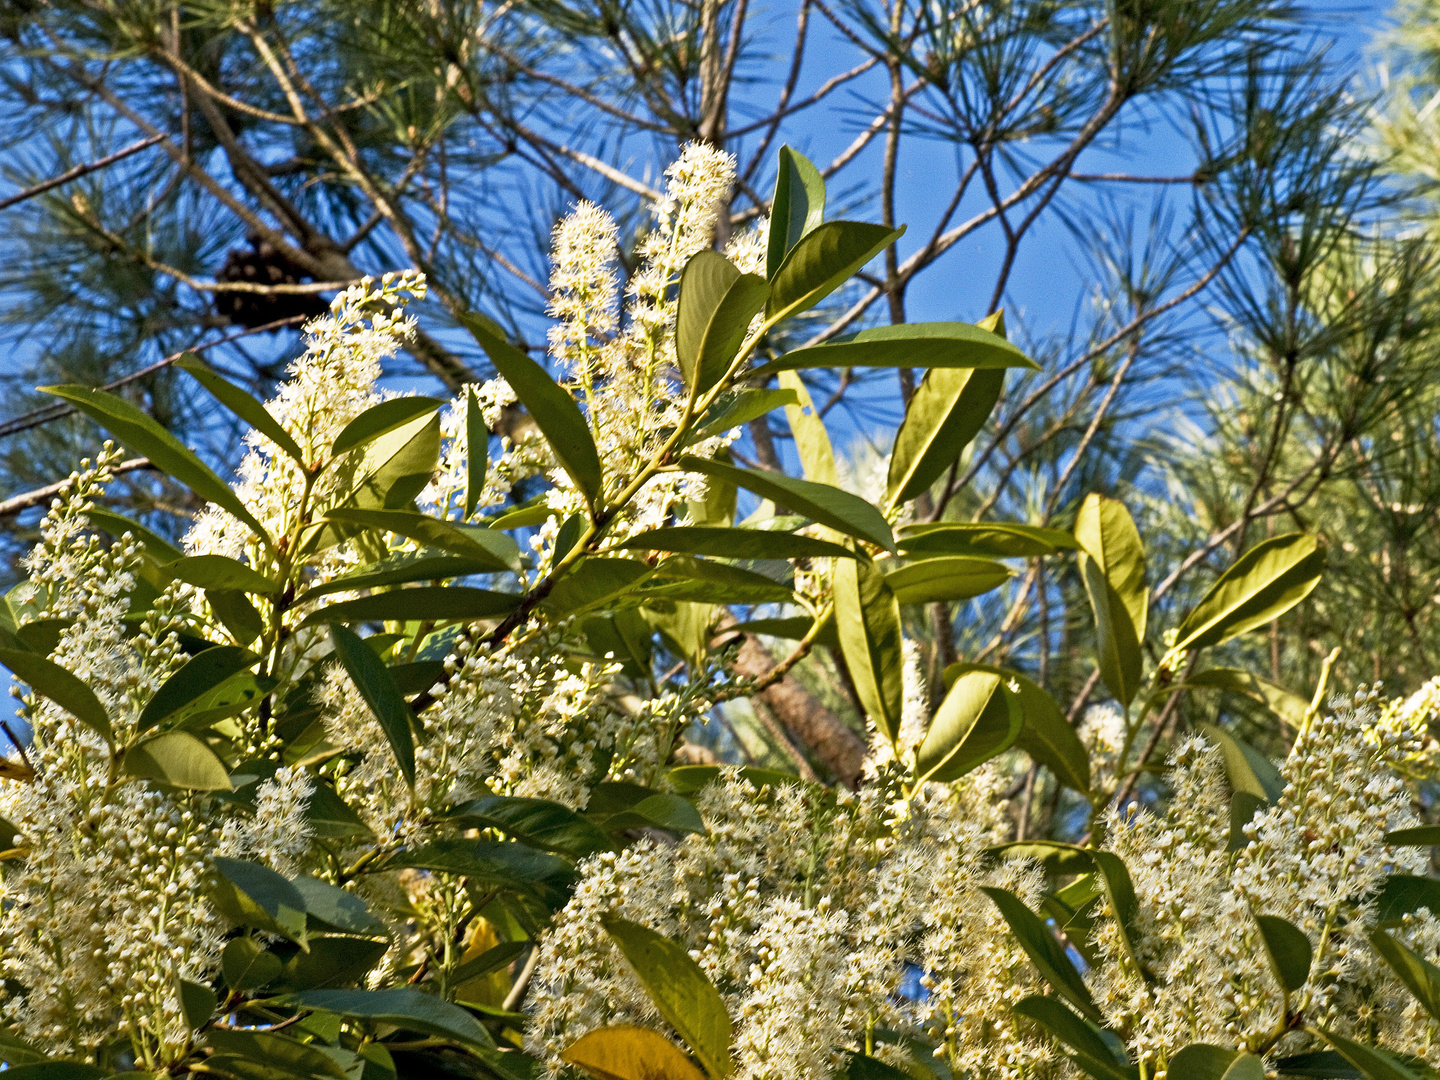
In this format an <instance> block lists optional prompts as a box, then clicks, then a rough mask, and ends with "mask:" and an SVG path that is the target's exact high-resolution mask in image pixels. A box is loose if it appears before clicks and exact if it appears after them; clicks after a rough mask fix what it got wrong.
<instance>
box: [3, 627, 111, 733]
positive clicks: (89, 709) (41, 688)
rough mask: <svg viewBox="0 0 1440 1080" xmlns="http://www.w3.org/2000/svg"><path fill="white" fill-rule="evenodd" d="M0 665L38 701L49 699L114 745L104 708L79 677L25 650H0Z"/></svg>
mask: <svg viewBox="0 0 1440 1080" xmlns="http://www.w3.org/2000/svg"><path fill="white" fill-rule="evenodd" d="M0 664H4V665H5V666H6V667H7V668H9V669H10V670H11V671H12V672H14V674H15V677H16V678H18V679H19V680H20V681H21V682H23V683H26V684H28V685H29V687H30V689H32V690H34V691H35V692H36V693H37V694H39V695H40V696H41V697H45V698H49V699H50V700H51V701H53V702H54V703H55V704H56V705H58V706H60V708H62V709H64V710H65V711H66V712H68V713H69V714H70V715H71V716H73V717H75V719H77V720H79V721H80V722H81V723H82V724H84V725H85V726H86V727H88V728H89V729H90V730H91V731H93V732H95V733H96V734H97V735H99V736H100V737H101V738H102V739H104V740H105V741H106V742H107V743H110V744H112V745H113V744H114V739H115V735H114V732H113V731H112V730H111V728H110V716H109V714H108V713H106V711H105V706H104V705H102V704H101V702H100V699H99V698H98V697H96V696H95V691H94V690H91V689H90V687H89V686H88V685H86V683H85V682H84V681H83V680H82V679H80V678H79V677H78V676H76V675H74V674H72V673H70V672H69V671H66V670H65V669H64V668H63V667H61V666H60V665H59V664H57V663H55V661H53V660H48V659H46V658H45V657H43V656H41V655H40V654H38V653H33V652H29V651H28V650H25V649H0Z"/></svg>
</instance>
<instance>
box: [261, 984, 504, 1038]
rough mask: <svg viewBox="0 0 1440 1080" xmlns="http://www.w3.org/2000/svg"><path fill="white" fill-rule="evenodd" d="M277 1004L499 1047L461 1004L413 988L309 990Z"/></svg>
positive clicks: (289, 995) (283, 999) (280, 999)
mask: <svg viewBox="0 0 1440 1080" xmlns="http://www.w3.org/2000/svg"><path fill="white" fill-rule="evenodd" d="M275 1000H276V1003H277V1004H283V1005H287V1006H289V1007H291V1008H296V1009H316V1010H319V1011H322V1012H329V1013H335V1014H336V1015H337V1016H348V1017H351V1018H354V1019H357V1020H370V1021H374V1022H376V1023H384V1024H394V1025H395V1026H396V1027H399V1028H404V1029H405V1030H406V1031H419V1032H423V1033H424V1034H426V1035H435V1036H438V1037H439V1038H442V1039H452V1040H454V1041H455V1042H457V1043H459V1044H460V1045H462V1046H470V1047H480V1048H482V1049H486V1050H493V1049H494V1048H495V1041H494V1040H493V1039H491V1038H490V1035H489V1033H488V1032H487V1031H486V1030H485V1028H484V1027H483V1026H481V1024H480V1021H478V1020H476V1019H475V1018H474V1017H473V1016H471V1015H470V1014H469V1013H468V1012H466V1011H465V1010H464V1009H462V1008H460V1006H458V1005H452V1004H450V1003H449V1002H448V1001H443V1000H441V999H440V998H438V997H436V996H435V995H434V994H427V993H424V992H423V991H420V990H414V989H411V988H410V987H394V988H392V989H389V990H306V991H304V992H302V993H299V994H286V995H285V996H283V997H281V998H277V999H275Z"/></svg>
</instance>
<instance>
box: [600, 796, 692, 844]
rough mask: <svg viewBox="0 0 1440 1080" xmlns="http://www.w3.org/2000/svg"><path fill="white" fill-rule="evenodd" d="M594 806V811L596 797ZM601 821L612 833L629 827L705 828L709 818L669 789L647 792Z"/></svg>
mask: <svg viewBox="0 0 1440 1080" xmlns="http://www.w3.org/2000/svg"><path fill="white" fill-rule="evenodd" d="M590 807H591V810H592V812H593V811H594V807H595V800H594V799H593V798H592V799H591V803H590ZM600 825H601V827H602V828H603V829H604V830H605V831H606V832H607V833H609V834H611V835H616V834H619V833H622V832H625V831H626V830H628V829H663V830H665V831H666V832H673V833H700V834H703V833H704V832H705V822H704V821H702V820H701V819H700V811H698V810H696V809H695V806H694V804H693V803H691V802H690V801H689V800H687V799H683V798H681V797H680V796H679V795H672V794H671V793H669V792H666V791H661V792H656V793H655V794H653V795H647V796H646V797H645V798H643V799H640V800H638V801H637V802H634V803H631V804H630V805H629V806H627V807H626V808H625V809H623V810H620V811H619V812H617V813H613V814H608V815H606V816H605V817H603V818H602V819H601V821H600Z"/></svg>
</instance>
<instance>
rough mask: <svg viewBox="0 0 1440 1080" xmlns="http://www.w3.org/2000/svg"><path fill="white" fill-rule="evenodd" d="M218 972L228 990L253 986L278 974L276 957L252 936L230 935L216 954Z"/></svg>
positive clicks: (278, 962)
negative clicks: (218, 961)
mask: <svg viewBox="0 0 1440 1080" xmlns="http://www.w3.org/2000/svg"><path fill="white" fill-rule="evenodd" d="M220 973H221V974H222V975H224V976H225V985H226V986H228V987H230V989H231V990H238V991H240V992H242V993H243V992H244V991H246V990H256V989H259V988H260V987H262V986H264V985H266V984H267V983H269V982H271V981H273V980H274V979H277V978H279V976H280V958H279V957H278V956H276V955H275V954H274V953H272V952H270V951H269V950H268V949H266V948H265V946H264V945H262V944H261V943H260V942H258V941H256V940H255V939H254V938H252V937H237V938H231V939H230V940H229V941H227V942H226V943H225V949H224V951H223V952H221V954H220Z"/></svg>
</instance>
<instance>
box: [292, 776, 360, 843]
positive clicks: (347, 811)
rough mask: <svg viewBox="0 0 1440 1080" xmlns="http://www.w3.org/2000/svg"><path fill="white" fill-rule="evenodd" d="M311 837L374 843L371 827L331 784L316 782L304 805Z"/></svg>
mask: <svg viewBox="0 0 1440 1080" xmlns="http://www.w3.org/2000/svg"><path fill="white" fill-rule="evenodd" d="M305 823H306V824H307V825H308V826H309V828H310V832H311V835H313V836H317V837H320V838H322V839H326V840H370V841H373V840H374V834H373V833H372V832H371V831H370V826H368V825H366V824H365V822H364V820H363V819H362V818H361V817H360V815H359V814H357V813H356V812H355V811H354V810H352V809H351V808H350V806H349V805H348V804H347V803H346V802H345V800H344V799H342V798H341V797H340V796H339V795H337V794H336V793H335V789H334V788H332V787H330V786H329V785H328V784H325V783H320V782H317V783H316V784H315V789H314V791H312V792H311V794H310V799H309V801H308V802H307V803H306V804H305Z"/></svg>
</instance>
